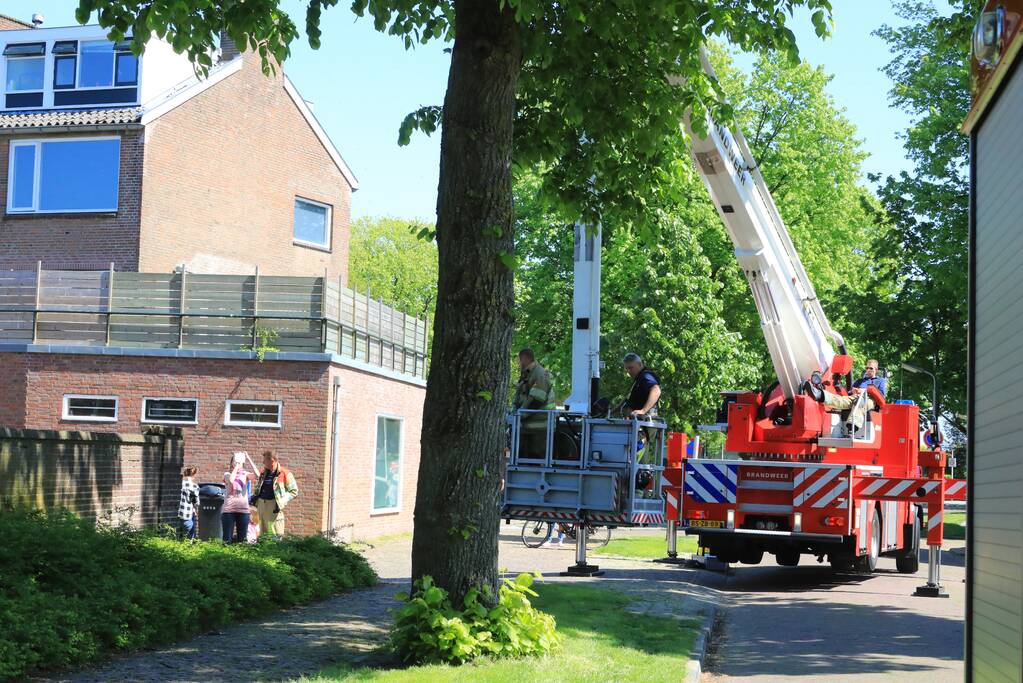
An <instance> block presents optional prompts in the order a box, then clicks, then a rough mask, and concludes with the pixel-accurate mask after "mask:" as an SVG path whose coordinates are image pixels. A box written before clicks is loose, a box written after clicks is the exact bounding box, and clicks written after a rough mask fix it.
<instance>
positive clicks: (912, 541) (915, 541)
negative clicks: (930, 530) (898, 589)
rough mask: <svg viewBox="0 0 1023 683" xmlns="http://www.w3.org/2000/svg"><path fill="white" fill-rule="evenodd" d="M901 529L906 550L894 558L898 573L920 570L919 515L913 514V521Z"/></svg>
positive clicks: (910, 572)
mask: <svg viewBox="0 0 1023 683" xmlns="http://www.w3.org/2000/svg"><path fill="white" fill-rule="evenodd" d="M903 529H904V531H903V534H904V536H905V538H906V542H905V545H906V551H905V553H904V554H902V555H899V556H898V557H897V558H895V568H896V569H898V570H899V573H900V574H916V573H917V572H918V571H919V570H920V516H919V515H916V516H914V517H913V523H912V524H905V525H903Z"/></svg>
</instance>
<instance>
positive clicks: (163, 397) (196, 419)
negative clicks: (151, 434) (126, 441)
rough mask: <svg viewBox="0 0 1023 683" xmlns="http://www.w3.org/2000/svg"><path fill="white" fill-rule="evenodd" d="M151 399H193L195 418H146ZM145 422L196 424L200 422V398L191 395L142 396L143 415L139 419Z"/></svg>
mask: <svg viewBox="0 0 1023 683" xmlns="http://www.w3.org/2000/svg"><path fill="white" fill-rule="evenodd" d="M150 401H191V402H192V403H194V404H195V419H194V420H152V419H146V404H147V403H149V402H150ZM139 421H140V422H143V423H145V424H157V425H195V424H199V399H197V398H192V397H189V396H143V397H142V417H141V418H140V420H139Z"/></svg>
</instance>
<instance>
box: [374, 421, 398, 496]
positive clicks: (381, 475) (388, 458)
mask: <svg viewBox="0 0 1023 683" xmlns="http://www.w3.org/2000/svg"><path fill="white" fill-rule="evenodd" d="M373 475H374V476H373V512H396V511H397V510H398V509H399V507H400V503H401V419H400V418H396V417H386V416H383V415H380V416H378V417H377V448H376V457H375V459H374V463H373Z"/></svg>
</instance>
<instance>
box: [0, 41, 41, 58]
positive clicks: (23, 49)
mask: <svg viewBox="0 0 1023 683" xmlns="http://www.w3.org/2000/svg"><path fill="white" fill-rule="evenodd" d="M45 54H46V43H12V44H11V45H8V46H7V47H5V48H4V57H42V56H43V55H45Z"/></svg>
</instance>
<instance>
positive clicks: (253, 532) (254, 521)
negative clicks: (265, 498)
mask: <svg viewBox="0 0 1023 683" xmlns="http://www.w3.org/2000/svg"><path fill="white" fill-rule="evenodd" d="M248 538H249V543H255V542H256V541H257V540H258V539H259V510H257V509H256V508H255V507H253V506H249V537H248Z"/></svg>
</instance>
